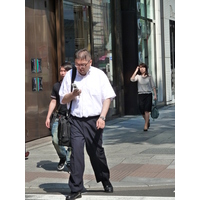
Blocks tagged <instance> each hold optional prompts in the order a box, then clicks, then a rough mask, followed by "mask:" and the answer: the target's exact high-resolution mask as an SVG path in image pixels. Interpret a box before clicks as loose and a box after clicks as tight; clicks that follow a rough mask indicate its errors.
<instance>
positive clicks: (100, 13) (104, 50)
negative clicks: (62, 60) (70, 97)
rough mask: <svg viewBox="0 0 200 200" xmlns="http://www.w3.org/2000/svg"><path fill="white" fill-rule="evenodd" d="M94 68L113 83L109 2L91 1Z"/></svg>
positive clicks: (106, 0) (108, 0)
mask: <svg viewBox="0 0 200 200" xmlns="http://www.w3.org/2000/svg"><path fill="white" fill-rule="evenodd" d="M92 9H93V11H92V12H93V37H94V66H95V67H98V68H100V69H102V70H103V71H104V72H105V73H106V74H107V76H108V79H109V80H110V82H111V84H112V83H113V65H112V36H111V16H110V15H111V13H110V0H104V1H102V0H94V1H93V7H92Z"/></svg>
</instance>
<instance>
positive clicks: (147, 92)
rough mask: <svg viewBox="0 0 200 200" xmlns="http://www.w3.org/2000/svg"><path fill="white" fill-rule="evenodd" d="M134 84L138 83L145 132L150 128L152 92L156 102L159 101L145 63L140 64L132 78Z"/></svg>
mask: <svg viewBox="0 0 200 200" xmlns="http://www.w3.org/2000/svg"><path fill="white" fill-rule="evenodd" d="M130 80H131V81H132V82H136V81H138V96H139V110H140V112H141V114H142V116H143V118H144V120H145V124H144V131H147V130H148V128H149V127H150V118H149V116H150V112H151V108H152V90H153V92H154V100H156V99H157V96H156V88H155V84H154V81H153V78H152V76H150V75H149V73H148V67H147V65H146V64H145V63H140V65H139V66H137V68H136V70H135V72H134V73H133V75H132V76H131V78H130Z"/></svg>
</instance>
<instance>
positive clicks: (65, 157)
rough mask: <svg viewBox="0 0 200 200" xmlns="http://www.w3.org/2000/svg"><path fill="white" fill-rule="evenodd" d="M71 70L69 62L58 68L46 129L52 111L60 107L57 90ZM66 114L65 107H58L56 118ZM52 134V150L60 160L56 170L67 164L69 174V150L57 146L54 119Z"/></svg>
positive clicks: (56, 124) (56, 131)
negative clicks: (58, 76) (58, 78)
mask: <svg viewBox="0 0 200 200" xmlns="http://www.w3.org/2000/svg"><path fill="white" fill-rule="evenodd" d="M71 68H72V65H71V63H70V62H65V63H63V64H62V65H61V66H60V69H59V75H60V81H58V82H56V83H55V84H54V85H53V89H52V92H51V102H50V104H49V110H48V113H47V117H46V122H45V124H46V127H47V128H50V117H51V114H52V113H53V111H54V109H55V108H56V107H57V108H58V107H59V105H60V96H59V89H60V86H61V83H62V80H63V78H64V77H65V75H66V73H67V71H69V70H70V69H71ZM66 112H67V106H66V105H60V108H59V111H58V116H59V115H64V116H65V115H66ZM51 134H52V143H53V145H54V148H55V150H56V152H57V154H58V156H59V158H60V161H59V163H58V166H57V169H58V170H59V171H61V170H63V169H64V167H65V162H66V163H67V170H68V172H70V154H71V148H70V147H68V149H67V151H66V149H65V147H64V146H60V145H59V144H58V118H56V120H55V122H54V123H53V125H52V129H51Z"/></svg>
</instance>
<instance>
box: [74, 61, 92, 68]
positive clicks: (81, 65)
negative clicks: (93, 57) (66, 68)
mask: <svg viewBox="0 0 200 200" xmlns="http://www.w3.org/2000/svg"><path fill="white" fill-rule="evenodd" d="M89 62H90V60H89V61H88V62H87V63H86V64H77V63H75V65H76V66H77V67H86V66H87V64H88V63H89Z"/></svg>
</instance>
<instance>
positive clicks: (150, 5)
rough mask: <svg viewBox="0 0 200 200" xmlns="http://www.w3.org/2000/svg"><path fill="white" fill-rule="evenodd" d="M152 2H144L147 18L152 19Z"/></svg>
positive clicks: (150, 0) (149, 0)
mask: <svg viewBox="0 0 200 200" xmlns="http://www.w3.org/2000/svg"><path fill="white" fill-rule="evenodd" d="M153 3H154V1H152V0H146V7H147V18H149V19H154V5H153Z"/></svg>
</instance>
